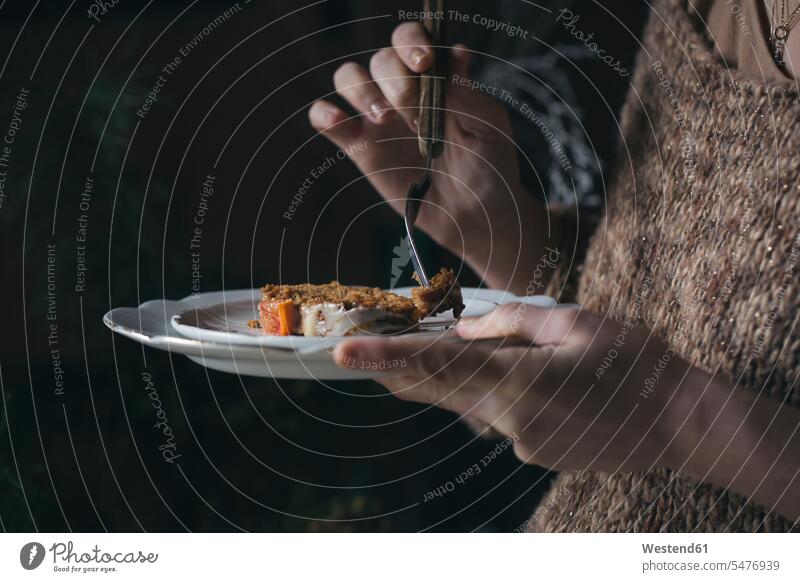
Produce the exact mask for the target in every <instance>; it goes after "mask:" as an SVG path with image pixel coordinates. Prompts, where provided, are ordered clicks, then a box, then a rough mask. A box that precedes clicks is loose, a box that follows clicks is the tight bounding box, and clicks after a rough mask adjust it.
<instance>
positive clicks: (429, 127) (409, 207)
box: [404, 0, 447, 287]
mask: <svg viewBox="0 0 800 582" xmlns="http://www.w3.org/2000/svg"><path fill="white" fill-rule="evenodd" d="M423 13H424V14H427V15H431V14H439V15H444V14H446V7H445V0H425V6H424V11H423ZM423 24H424V26H425V28H426V29H427V31H428V35H429V36H430V39H431V46H432V47H433V65H432V66H431V68H430V70H429V71H428V72H427V73H426V74H424V75H422V77H421V78H420V117H419V129H418V135H417V138H418V141H419V149H420V153H422V155H423V156H424V157H425V160H426V161H425V172H424V173H423V174H422V177H421V178H420V179H419V181H417V182H415V183H414V184H412V185H411V188H409V190H408V196H407V197H406V211H405V216H404V220H405V224H406V241H407V244H408V252H409V254H410V255H411V262H412V263H414V270H415V271H416V272H417V276H418V277H419V282H420V283H421V284H422V285H424V286H425V287H430V286H431V283H430V280H429V279H428V274H427V273H426V272H425V267H423V266H422V261H421V260H420V258H419V253H418V252H417V246H416V245H415V244H414V223H416V221H417V215H419V209H420V206H422V200H423V198H425V194H427V192H428V189H429V188H430V187H431V181H432V174H431V167H432V165H433V159H434V158H436V157H438V156H440V155H441V153H442V151H443V150H444V92H445V77H446V66H447V55H446V53H445V49H444V48H443V47H445V46H446V45H445V38H444V37H445V26H444V25H445V20H444V19H443V18H441V17H439V18H426V19H425V20H423Z"/></svg>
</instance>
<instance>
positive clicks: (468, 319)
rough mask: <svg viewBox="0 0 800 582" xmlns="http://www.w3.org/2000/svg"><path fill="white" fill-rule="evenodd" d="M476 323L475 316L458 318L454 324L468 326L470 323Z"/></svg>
mask: <svg viewBox="0 0 800 582" xmlns="http://www.w3.org/2000/svg"><path fill="white" fill-rule="evenodd" d="M476 323H478V318H476V317H462V318H461V319H459V320H458V323H456V325H457V326H458V327H469V326H471V325H475V324H476Z"/></svg>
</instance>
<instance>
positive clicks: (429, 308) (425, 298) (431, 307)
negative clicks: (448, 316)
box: [411, 269, 464, 319]
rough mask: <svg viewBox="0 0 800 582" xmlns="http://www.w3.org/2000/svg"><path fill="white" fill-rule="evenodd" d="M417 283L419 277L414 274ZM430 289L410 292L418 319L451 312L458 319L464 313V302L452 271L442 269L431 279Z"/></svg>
mask: <svg viewBox="0 0 800 582" xmlns="http://www.w3.org/2000/svg"><path fill="white" fill-rule="evenodd" d="M414 278H415V279H416V280H417V281H419V276H418V275H417V274H416V273H414ZM430 283H431V286H430V287H417V288H416V289H412V290H411V297H412V299H413V301H414V305H415V306H416V308H417V312H418V313H419V317H420V319H424V318H425V317H429V316H431V315H436V314H437V313H442V312H444V311H449V310H450V309H452V310H453V316H454V317H455V318H456V319H458V318H459V317H461V312H463V311H464V300H463V298H462V297H461V286H460V285H459V284H458V281H457V280H456V274H455V273H454V272H453V269H442V270H440V271H439V272H438V273H437V274H436V275H434V276H433V277H432V278H431V281H430Z"/></svg>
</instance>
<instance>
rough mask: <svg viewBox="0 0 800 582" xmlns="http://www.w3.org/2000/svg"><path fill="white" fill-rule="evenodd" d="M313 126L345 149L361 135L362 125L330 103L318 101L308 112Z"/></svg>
mask: <svg viewBox="0 0 800 582" xmlns="http://www.w3.org/2000/svg"><path fill="white" fill-rule="evenodd" d="M308 120H309V122H310V123H311V126H312V127H313V128H314V129H316V130H317V131H319V132H320V133H322V134H323V135H324V136H325V137H327V138H328V139H330V140H331V141H332V142H333V143H335V144H336V145H337V146H339V147H340V148H342V149H344V148H345V147H346V146H347V145H348V144H350V143H352V142H353V141H355V140H356V139H357V138H358V136H359V135H360V134H361V130H362V123H361V121H360V120H359V119H356V118H352V117H350V116H348V115H347V113H345V112H344V111H342V110H341V109H339V108H338V107H336V105H334V104H333V103H330V102H329V101H324V100H323V101H317V102H316V103H314V104H313V105H312V106H311V108H310V109H309V110H308Z"/></svg>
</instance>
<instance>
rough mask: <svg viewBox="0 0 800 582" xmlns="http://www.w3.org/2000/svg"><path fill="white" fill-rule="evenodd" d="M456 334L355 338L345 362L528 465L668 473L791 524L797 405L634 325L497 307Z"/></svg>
mask: <svg viewBox="0 0 800 582" xmlns="http://www.w3.org/2000/svg"><path fill="white" fill-rule="evenodd" d="M455 334H456V336H457V337H459V338H461V340H468V341H467V342H464V341H452V338H448V339H443V338H439V339H438V340H436V341H434V342H433V343H431V342H430V341H426V340H419V339H400V338H397V339H386V340H377V339H360V340H359V339H353V340H350V341H348V342H345V343H342V344H340V345H339V346H338V347H337V349H336V352H335V356H336V358H337V361H338V363H339V364H340V365H342V366H348V367H362V368H368V369H386V370H388V371H389V372H390V373H389V375H387V376H386V377H384V378H382V379H381V380H380V382H381V383H382V384H384V385H385V386H386V387H387V388H388V389H389V390H390V391H391V392H392V393H394V394H395V395H396V396H397V397H399V398H402V399H404V400H413V401H416V402H422V403H428V404H434V405H436V406H439V407H442V408H446V409H448V410H452V411H454V412H456V413H458V414H461V415H465V416H468V417H472V418H475V419H477V420H480V421H482V422H484V423H486V424H489V425H492V426H493V427H494V428H495V429H497V430H499V431H500V432H501V433H503V434H505V435H507V436H513V437H514V440H515V443H514V450H515V452H516V454H517V456H518V457H519V458H520V459H521V460H522V461H524V462H527V463H534V464H537V465H542V466H544V467H548V468H552V469H558V470H564V469H575V470H583V469H596V470H601V471H606V472H615V471H645V470H650V469H654V468H658V467H666V468H669V469H673V470H676V471H680V472H682V473H684V474H686V475H689V476H690V477H692V478H694V479H696V480H697V481H702V482H706V483H713V484H715V485H717V486H719V487H723V488H729V489H731V490H732V491H735V492H736V493H739V494H741V495H744V496H747V497H750V498H751V499H752V500H753V501H755V502H757V503H760V504H761V505H762V506H763V507H765V508H767V510H769V511H776V512H777V513H779V514H781V515H783V516H785V517H787V518H789V519H792V520H794V519H798V518H800V430H798V427H800V410H798V409H797V408H796V407H794V406H781V404H780V403H779V402H776V401H774V400H772V399H771V398H767V397H763V396H758V395H756V394H753V393H751V392H749V391H746V390H743V389H736V388H734V387H733V386H732V385H731V384H730V383H729V382H728V381H727V380H725V379H724V378H719V377H714V376H712V375H710V374H707V373H705V372H703V371H702V370H699V369H697V368H693V367H691V366H690V365H689V364H688V363H687V362H685V361H684V360H681V359H680V358H678V357H677V356H676V354H675V353H674V352H673V350H672V349H671V348H670V347H669V346H668V345H667V344H665V343H663V342H662V341H660V340H657V339H655V338H654V337H653V336H652V335H650V334H648V333H647V332H646V331H644V330H642V329H640V328H636V327H634V326H632V325H630V324H620V323H617V322H614V321H611V320H608V319H601V318H600V317H598V316H596V315H593V314H591V313H589V312H586V311H581V310H579V309H577V308H571V307H560V308H556V309H540V308H536V307H532V306H527V305H523V304H509V305H503V306H501V307H500V308H498V309H496V310H495V311H494V312H492V313H490V314H489V315H487V316H485V317H482V318H480V319H475V320H464V321H462V322H461V323H460V324H459V325H457V326H456V330H455Z"/></svg>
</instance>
